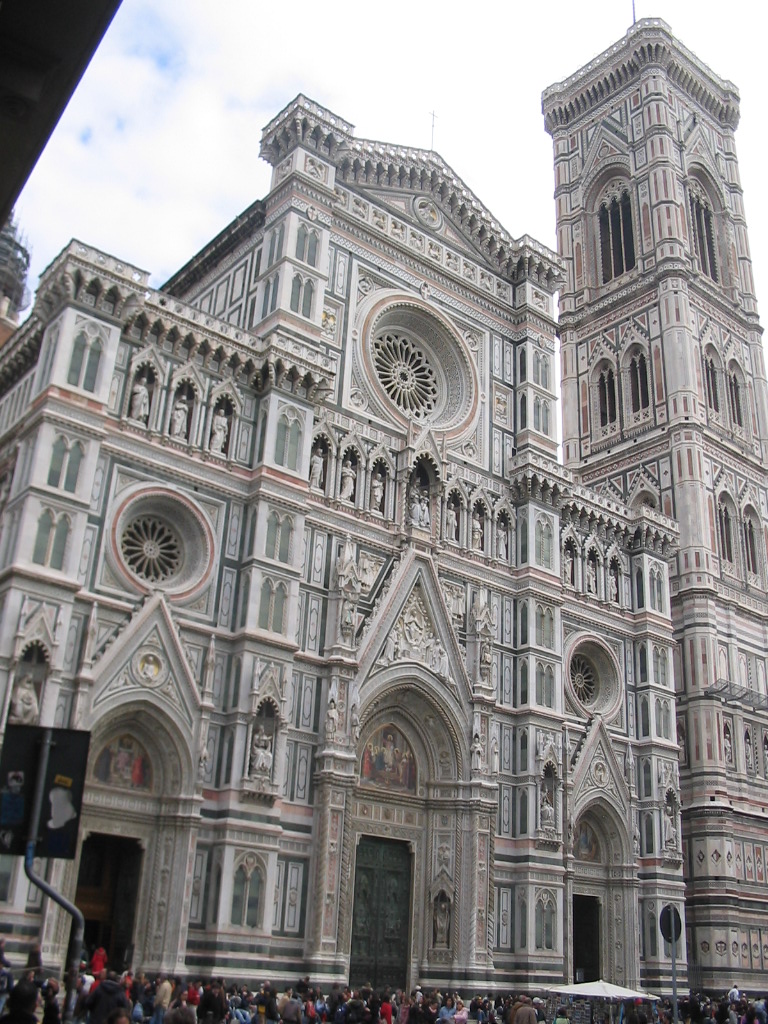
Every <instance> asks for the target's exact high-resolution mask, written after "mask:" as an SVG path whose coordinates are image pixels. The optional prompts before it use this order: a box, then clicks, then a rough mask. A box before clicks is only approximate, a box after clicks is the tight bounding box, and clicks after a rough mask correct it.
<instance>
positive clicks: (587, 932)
mask: <svg viewBox="0 0 768 1024" xmlns="http://www.w3.org/2000/svg"><path fill="white" fill-rule="evenodd" d="M600 977H601V974H600V900H599V899H598V898H597V896H574V897H573V980H574V981H575V982H576V983H577V984H578V983H580V982H582V981H598V980H599V979H600Z"/></svg>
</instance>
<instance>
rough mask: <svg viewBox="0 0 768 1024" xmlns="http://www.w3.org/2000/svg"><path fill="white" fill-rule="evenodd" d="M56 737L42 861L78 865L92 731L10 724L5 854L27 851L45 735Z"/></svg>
mask: <svg viewBox="0 0 768 1024" xmlns="http://www.w3.org/2000/svg"><path fill="white" fill-rule="evenodd" d="M46 732H49V733H50V734H51V749H50V757H49V760H48V769H47V771H46V776H45V788H44V794H43V805H42V809H41V812H40V824H39V827H38V830H37V834H38V841H37V846H36V847H35V856H36V857H60V858H62V859H63V860H72V859H73V858H74V856H75V849H76V846H77V830H78V825H79V822H80V808H81V806H82V803H83V787H84V785H85V769H86V765H87V762H88V744H89V742H90V739H91V734H90V733H89V732H82V731H79V730H76V729H44V728H42V727H41V726H37V725H8V726H6V729H5V736H4V739H3V752H2V756H0V853H5V854H11V856H18V857H23V856H24V855H25V854H26V852H27V841H28V839H29V827H30V817H31V814H32V801H33V799H34V793H35V783H36V781H37V770H38V765H39V764H40V749H41V742H42V739H43V735H44V734H45V733H46Z"/></svg>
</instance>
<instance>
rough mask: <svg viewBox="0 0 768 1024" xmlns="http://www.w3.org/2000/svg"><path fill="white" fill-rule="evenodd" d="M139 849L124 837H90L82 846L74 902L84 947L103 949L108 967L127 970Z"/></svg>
mask: <svg viewBox="0 0 768 1024" xmlns="http://www.w3.org/2000/svg"><path fill="white" fill-rule="evenodd" d="M140 873H141V847H140V846H139V843H138V841H137V840H136V839H126V838H125V837H124V836H107V835H99V834H96V835H90V836H88V838H87V839H86V840H85V842H84V843H83V851H82V854H81V856H80V873H79V875H78V878H77V895H76V896H75V903H76V905H77V906H78V907H80V909H81V910H82V912H83V916H84V917H85V936H84V938H85V946H86V948H87V949H93V948H95V947H96V946H104V948H105V949H106V951H107V955H108V957H109V966H110V967H111V968H113V969H114V970H116V971H122V970H124V969H126V968H128V967H131V966H132V964H131V959H132V953H133V948H132V942H133V917H134V909H135V907H136V900H137V897H138V893H139V875H140Z"/></svg>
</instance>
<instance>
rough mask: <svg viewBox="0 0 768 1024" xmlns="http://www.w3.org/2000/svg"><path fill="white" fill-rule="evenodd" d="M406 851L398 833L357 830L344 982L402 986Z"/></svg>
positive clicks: (408, 898)
mask: <svg viewBox="0 0 768 1024" xmlns="http://www.w3.org/2000/svg"><path fill="white" fill-rule="evenodd" d="M411 874H412V872H411V854H410V850H409V848H408V844H407V843H405V842H402V841H401V840H397V839H384V838H381V837H379V836H361V838H360V842H359V843H358V846H357V861H356V867H355V890H354V904H353V908H354V909H353V912H352V944H351V950H350V963H349V983H350V985H351V986H352V988H356V987H359V986H362V985H365V984H371V985H373V987H374V989H376V990H380V989H384V988H391V989H393V990H394V989H397V988H405V987H406V985H407V974H408V935H409V930H410V916H411Z"/></svg>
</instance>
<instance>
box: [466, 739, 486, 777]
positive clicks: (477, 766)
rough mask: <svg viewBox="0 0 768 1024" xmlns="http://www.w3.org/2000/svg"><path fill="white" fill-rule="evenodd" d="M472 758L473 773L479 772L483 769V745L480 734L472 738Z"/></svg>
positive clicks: (470, 750) (470, 751) (470, 749)
mask: <svg viewBox="0 0 768 1024" xmlns="http://www.w3.org/2000/svg"><path fill="white" fill-rule="evenodd" d="M469 753H470V755H471V757H472V771H474V772H479V771H482V768H483V743H482V740H481V739H480V734H479V733H477V732H476V733H475V735H474V736H473V737H472V746H471V747H470V748H469Z"/></svg>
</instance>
